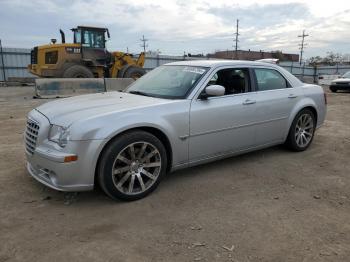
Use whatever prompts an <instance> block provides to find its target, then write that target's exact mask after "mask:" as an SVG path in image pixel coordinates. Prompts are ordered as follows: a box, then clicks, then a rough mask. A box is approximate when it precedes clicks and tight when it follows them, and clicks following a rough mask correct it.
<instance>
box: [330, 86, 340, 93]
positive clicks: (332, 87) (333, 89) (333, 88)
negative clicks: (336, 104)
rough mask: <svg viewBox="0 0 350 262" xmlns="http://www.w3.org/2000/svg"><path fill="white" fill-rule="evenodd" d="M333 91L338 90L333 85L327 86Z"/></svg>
mask: <svg viewBox="0 0 350 262" xmlns="http://www.w3.org/2000/svg"><path fill="white" fill-rule="evenodd" d="M329 89H330V90H331V91H332V92H333V93H336V92H337V91H338V89H336V88H335V87H334V86H331V87H330V88H329Z"/></svg>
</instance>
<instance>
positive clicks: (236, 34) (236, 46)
mask: <svg viewBox="0 0 350 262" xmlns="http://www.w3.org/2000/svg"><path fill="white" fill-rule="evenodd" d="M238 25H239V20H238V19H237V20H236V33H235V36H236V37H235V58H236V59H238V52H237V51H238V42H239V40H238V36H239V33H238ZM232 59H233V53H232Z"/></svg>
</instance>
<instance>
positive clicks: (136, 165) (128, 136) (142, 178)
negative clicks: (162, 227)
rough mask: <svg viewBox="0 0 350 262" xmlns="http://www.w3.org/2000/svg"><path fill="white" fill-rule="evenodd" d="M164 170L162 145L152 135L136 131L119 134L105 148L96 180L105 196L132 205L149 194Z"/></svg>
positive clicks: (165, 161) (165, 160) (164, 154)
mask: <svg viewBox="0 0 350 262" xmlns="http://www.w3.org/2000/svg"><path fill="white" fill-rule="evenodd" d="M132 148H133V149H132ZM166 169H167V154H166V150H165V147H164V145H163V144H162V142H161V141H160V140H159V139H158V138H157V137H155V136H154V135H152V134H150V133H148V132H144V131H141V130H140V131H132V132H128V133H125V134H122V135H120V136H118V137H116V138H115V139H114V140H112V141H111V142H110V143H109V144H108V145H107V147H106V148H105V149H104V150H103V152H102V155H101V158H100V161H99V165H98V169H97V172H98V173H97V176H98V182H99V184H100V186H101V188H102V189H103V191H104V192H105V193H106V194H107V195H108V196H110V197H111V198H113V199H120V200H125V201H133V200H137V199H141V198H143V197H145V196H147V195H148V194H150V193H151V192H153V191H154V190H155V189H156V188H157V186H158V184H159V183H160V181H161V179H162V177H163V176H164V175H165V174H166Z"/></svg>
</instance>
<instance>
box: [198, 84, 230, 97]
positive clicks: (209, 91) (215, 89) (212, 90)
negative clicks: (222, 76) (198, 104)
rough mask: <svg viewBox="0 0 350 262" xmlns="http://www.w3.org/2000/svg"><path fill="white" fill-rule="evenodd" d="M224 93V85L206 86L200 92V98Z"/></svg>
mask: <svg viewBox="0 0 350 262" xmlns="http://www.w3.org/2000/svg"><path fill="white" fill-rule="evenodd" d="M223 95H225V87H223V86H221V85H211V86H207V87H206V88H205V89H204V91H203V92H202V94H201V96H200V98H201V99H207V98H208V97H210V96H223Z"/></svg>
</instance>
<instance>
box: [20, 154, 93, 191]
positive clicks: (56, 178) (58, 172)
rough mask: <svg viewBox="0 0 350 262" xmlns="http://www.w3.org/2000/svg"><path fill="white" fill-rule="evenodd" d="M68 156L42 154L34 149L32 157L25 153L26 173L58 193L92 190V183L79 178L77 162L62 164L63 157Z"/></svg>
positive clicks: (79, 171) (78, 164)
mask: <svg viewBox="0 0 350 262" xmlns="http://www.w3.org/2000/svg"><path fill="white" fill-rule="evenodd" d="M65 156H69V155H68V154H63V153H61V152H53V151H52V150H50V152H49V153H47V154H44V153H43V152H40V150H38V149H36V150H35V152H34V154H33V155H30V154H28V153H27V170H28V173H29V174H30V175H31V176H32V177H33V178H35V179H36V180H37V181H39V182H40V183H42V184H44V185H46V186H48V187H51V188H53V189H56V190H60V191H86V190H91V189H93V187H94V185H93V183H89V182H88V180H86V178H84V177H82V176H81V168H80V164H81V163H79V159H78V161H75V162H69V163H64V162H63V160H64V157H65Z"/></svg>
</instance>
